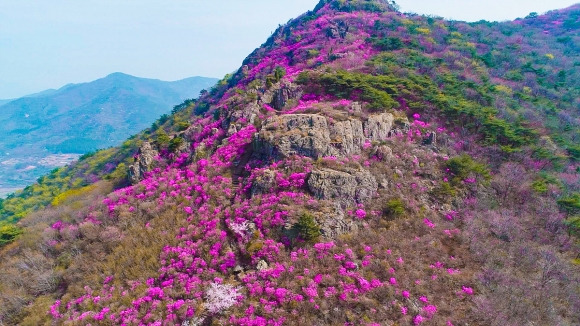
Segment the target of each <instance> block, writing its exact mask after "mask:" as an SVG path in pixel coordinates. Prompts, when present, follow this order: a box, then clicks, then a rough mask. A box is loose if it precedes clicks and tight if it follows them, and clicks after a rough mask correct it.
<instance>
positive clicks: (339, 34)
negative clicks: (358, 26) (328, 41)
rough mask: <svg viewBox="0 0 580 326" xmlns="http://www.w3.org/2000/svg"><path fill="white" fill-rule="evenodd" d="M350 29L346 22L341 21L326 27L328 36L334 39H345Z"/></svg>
mask: <svg viewBox="0 0 580 326" xmlns="http://www.w3.org/2000/svg"><path fill="white" fill-rule="evenodd" d="M348 29H349V27H348V25H347V24H346V23H345V22H343V21H339V22H338V23H336V24H332V25H330V26H329V27H328V28H327V29H326V36H328V37H330V38H334V39H337V38H341V39H344V38H345V37H346V34H347V33H348Z"/></svg>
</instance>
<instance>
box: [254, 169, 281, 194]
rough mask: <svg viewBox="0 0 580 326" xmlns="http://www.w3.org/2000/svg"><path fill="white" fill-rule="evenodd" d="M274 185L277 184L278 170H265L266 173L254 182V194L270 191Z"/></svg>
mask: <svg viewBox="0 0 580 326" xmlns="http://www.w3.org/2000/svg"><path fill="white" fill-rule="evenodd" d="M274 186H276V172H274V171H272V170H269V169H268V170H265V171H264V173H263V174H262V175H261V176H259V177H257V178H256V180H254V182H253V183H252V189H251V194H252V196H255V195H259V194H265V193H268V191H270V190H271V189H272V188H273V187H274Z"/></svg>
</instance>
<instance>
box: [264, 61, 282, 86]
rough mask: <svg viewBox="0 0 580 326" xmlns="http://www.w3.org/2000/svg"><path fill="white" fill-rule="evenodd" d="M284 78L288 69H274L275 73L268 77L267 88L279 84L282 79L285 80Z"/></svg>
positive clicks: (278, 67)
mask: <svg viewBox="0 0 580 326" xmlns="http://www.w3.org/2000/svg"><path fill="white" fill-rule="evenodd" d="M284 76H286V69H284V68H283V67H280V66H277V67H276V68H275V69H274V72H273V73H271V74H269V75H268V76H266V87H267V88H270V87H272V85H274V84H276V83H277V82H279V81H280V80H282V78H284Z"/></svg>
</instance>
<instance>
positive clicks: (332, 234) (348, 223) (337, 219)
mask: <svg viewBox="0 0 580 326" xmlns="http://www.w3.org/2000/svg"><path fill="white" fill-rule="evenodd" d="M321 220H322V221H321V222H320V232H321V233H322V235H323V236H324V237H326V238H328V239H336V238H337V237H338V236H340V235H342V234H346V233H350V232H355V231H357V230H358V226H357V224H356V223H355V222H354V221H353V220H352V219H346V218H345V216H344V211H343V210H342V209H341V208H340V205H337V206H336V207H335V208H334V211H331V212H328V214H327V215H325V216H324V218H321Z"/></svg>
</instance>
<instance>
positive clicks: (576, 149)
mask: <svg viewBox="0 0 580 326" xmlns="http://www.w3.org/2000/svg"><path fill="white" fill-rule="evenodd" d="M566 150H567V151H568V154H569V155H570V158H572V159H573V160H574V161H580V145H568V147H567V148H566Z"/></svg>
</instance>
